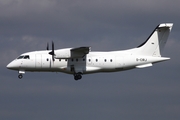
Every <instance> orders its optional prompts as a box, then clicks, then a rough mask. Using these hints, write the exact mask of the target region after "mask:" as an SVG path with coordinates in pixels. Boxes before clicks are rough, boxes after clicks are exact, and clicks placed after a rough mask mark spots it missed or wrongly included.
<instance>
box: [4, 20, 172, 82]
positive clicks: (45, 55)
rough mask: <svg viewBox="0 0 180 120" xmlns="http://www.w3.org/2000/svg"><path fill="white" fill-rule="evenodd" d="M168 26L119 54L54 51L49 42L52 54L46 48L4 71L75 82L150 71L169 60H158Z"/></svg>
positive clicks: (170, 25)
mask: <svg viewBox="0 0 180 120" xmlns="http://www.w3.org/2000/svg"><path fill="white" fill-rule="evenodd" d="M172 26H173V24H172V23H163V24H160V25H158V26H157V27H156V28H155V29H154V31H153V32H152V34H151V35H150V36H149V37H148V38H147V40H146V41H145V42H144V43H142V44H141V45H139V46H138V47H137V48H133V49H128V50H121V51H109V52H92V51H91V48H90V47H78V48H65V49H57V50H54V43H53V42H52V50H49V47H48V45H47V50H43V51H34V52H27V53H24V54H21V55H20V56H19V57H18V58H16V59H15V60H13V61H12V62H11V63H9V64H8V65H7V68H8V69H12V70H17V71H19V75H18V77H19V79H21V78H22V77H23V74H25V72H26V71H31V72H36V71H37V72H63V73H68V74H73V75H74V79H75V80H79V79H81V78H82V75H83V74H89V73H98V72H116V71H123V70H130V69H133V68H145V67H150V66H152V65H153V64H154V63H158V62H162V61H166V60H169V59H170V58H167V57H162V56H161V53H162V50H163V48H164V46H165V44H166V41H167V39H168V36H169V33H170V31H171V29H172Z"/></svg>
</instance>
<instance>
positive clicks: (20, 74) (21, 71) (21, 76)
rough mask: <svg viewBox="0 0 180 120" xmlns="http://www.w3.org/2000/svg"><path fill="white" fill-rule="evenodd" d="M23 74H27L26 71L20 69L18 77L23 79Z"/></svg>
mask: <svg viewBox="0 0 180 120" xmlns="http://www.w3.org/2000/svg"><path fill="white" fill-rule="evenodd" d="M23 74H25V71H23V70H20V71H19V75H18V78H19V79H22V78H23Z"/></svg>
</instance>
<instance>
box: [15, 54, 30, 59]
mask: <svg viewBox="0 0 180 120" xmlns="http://www.w3.org/2000/svg"><path fill="white" fill-rule="evenodd" d="M17 59H30V57H29V55H21V56H19V57H18V58H17Z"/></svg>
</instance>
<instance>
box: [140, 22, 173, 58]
mask: <svg viewBox="0 0 180 120" xmlns="http://www.w3.org/2000/svg"><path fill="white" fill-rule="evenodd" d="M172 26H173V23H162V24H160V25H158V26H157V27H156V28H155V29H154V31H153V32H152V34H151V35H150V36H149V37H148V38H147V40H146V41H145V42H144V43H142V44H141V45H139V46H138V54H139V55H144V56H153V57H161V53H162V51H163V49H164V46H165V44H166V42H167V39H168V36H169V33H170V32H171V29H172Z"/></svg>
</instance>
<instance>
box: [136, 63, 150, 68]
mask: <svg viewBox="0 0 180 120" xmlns="http://www.w3.org/2000/svg"><path fill="white" fill-rule="evenodd" d="M151 66H152V63H148V64H144V65H138V66H136V68H145V67H151Z"/></svg>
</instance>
